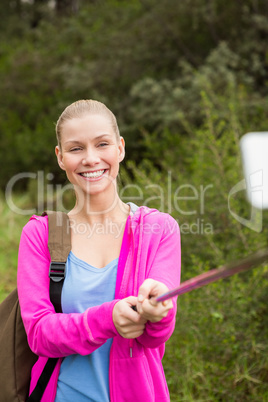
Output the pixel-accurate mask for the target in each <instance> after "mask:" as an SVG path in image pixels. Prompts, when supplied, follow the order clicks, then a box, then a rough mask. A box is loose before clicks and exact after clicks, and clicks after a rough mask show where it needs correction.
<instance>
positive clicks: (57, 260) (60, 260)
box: [27, 211, 71, 402]
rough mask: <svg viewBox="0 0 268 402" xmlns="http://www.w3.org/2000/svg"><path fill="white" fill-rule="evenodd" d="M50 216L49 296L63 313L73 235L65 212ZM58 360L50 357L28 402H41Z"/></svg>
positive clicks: (44, 214)
mask: <svg viewBox="0 0 268 402" xmlns="http://www.w3.org/2000/svg"><path fill="white" fill-rule="evenodd" d="M46 215H47V216H48V230H49V232H48V248H49V252H50V257H51V263H50V267H49V277H50V285H49V295H50V300H51V302H52V304H53V305H54V308H55V311H56V313H62V307H61V292H62V287H63V282H64V279H65V270H66V269H65V264H66V261H67V258H68V254H69V252H70V251H71V233H70V225H69V218H68V215H67V214H65V213H63V212H54V211H47V212H43V214H42V216H46ZM58 360H59V359H58V358H56V357H55V358H53V357H50V358H49V359H48V360H47V362H46V365H45V367H44V368H43V371H42V373H41V375H40V377H39V379H38V381H37V384H36V386H35V388H34V390H33V391H32V392H31V395H30V396H29V397H28V399H27V402H40V401H41V398H42V396H43V394H44V391H45V389H46V387H47V384H48V382H49V380H50V378H51V376H52V373H53V371H54V369H55V367H56V364H57V362H58Z"/></svg>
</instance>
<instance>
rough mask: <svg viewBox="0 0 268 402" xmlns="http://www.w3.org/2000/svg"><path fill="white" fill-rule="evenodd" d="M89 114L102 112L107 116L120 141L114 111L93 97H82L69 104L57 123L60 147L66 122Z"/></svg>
mask: <svg viewBox="0 0 268 402" xmlns="http://www.w3.org/2000/svg"><path fill="white" fill-rule="evenodd" d="M87 114H101V115H103V116H106V117H107V118H108V120H109V121H110V123H111V125H112V128H113V130H114V132H115V135H116V139H117V140H118V141H119V139H120V132H119V128H118V125H117V120H116V117H115V115H114V114H113V112H111V110H110V109H108V107H107V106H105V105H104V103H101V102H99V101H96V100H92V99H82V100H78V101H76V102H73V103H71V104H70V105H69V106H67V107H66V108H65V109H64V111H63V112H62V114H61V115H60V117H59V119H58V121H57V123H56V136H57V140H58V145H59V147H60V144H61V132H62V128H63V125H64V123H65V122H66V121H67V120H71V119H75V118H80V117H83V116H85V115H87Z"/></svg>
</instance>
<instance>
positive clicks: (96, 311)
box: [18, 207, 180, 402]
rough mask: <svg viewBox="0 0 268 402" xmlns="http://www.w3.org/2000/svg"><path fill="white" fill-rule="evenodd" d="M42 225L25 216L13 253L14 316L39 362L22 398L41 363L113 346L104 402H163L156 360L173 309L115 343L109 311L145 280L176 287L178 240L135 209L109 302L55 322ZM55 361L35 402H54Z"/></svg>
mask: <svg viewBox="0 0 268 402" xmlns="http://www.w3.org/2000/svg"><path fill="white" fill-rule="evenodd" d="M47 242H48V219H47V217H38V216H33V217H32V218H31V219H30V221H29V222H28V223H27V225H26V226H25V227H24V229H23V232H22V236H21V242H20V247H19V259H18V293H19V300H20V306H21V314H22V318H23V322H24V325H25V329H26V333H27V335H28V342H29V345H30V347H31V349H32V350H33V351H34V353H36V354H37V355H38V356H40V358H39V359H38V361H37V363H36V364H35V365H34V367H33V369H32V379H31V386H30V391H31V390H32V389H33V388H34V387H35V384H36V382H37V380H38V378H39V375H40V373H41V372H42V369H43V367H44V365H45V363H46V361H47V358H48V357H59V358H62V357H64V356H67V355H70V354H74V353H78V354H81V355H86V354H89V353H91V352H93V351H94V350H95V349H97V348H98V347H99V346H100V345H102V344H103V343H104V342H105V341H106V340H107V339H108V338H113V343H112V347H111V352H110V368H109V383H110V399H111V402H123V401H124V402H126V401H128V402H132V401H133V402H134V401H135V402H139V401H140V402H144V401H146V402H153V401H157V402H158V401H161V402H163V401H169V400H170V399H169V392H168V388H167V384H166V380H165V375H164V371H163V367H162V363H161V359H162V357H163V354H164V350H165V341H166V340H167V339H168V338H169V337H170V336H171V334H172V332H173V330H174V327H175V315H176V298H174V299H173V309H171V310H170V311H169V313H168V315H167V317H165V318H163V319H162V320H161V321H160V322H157V323H151V322H147V324H146V328H145V331H144V333H143V334H142V335H141V336H140V337H139V338H137V339H132V340H130V339H125V338H123V337H121V336H120V335H119V334H118V332H117V330H116V328H115V326H114V323H113V319H112V311H113V307H114V305H115V303H116V302H117V301H118V300H119V299H122V298H125V297H127V296H130V295H134V296H137V294H138V289H139V287H140V285H141V284H142V283H143V281H144V280H145V279H146V278H152V279H155V280H158V281H161V282H163V283H164V284H166V285H167V287H168V288H169V289H170V288H173V287H177V286H178V285H179V282H180V234H179V227H178V224H177V222H176V221H175V220H174V219H173V218H172V217H171V216H170V215H168V214H164V213H161V212H159V211H157V210H153V209H149V208H147V207H140V208H139V209H138V210H137V211H136V212H135V213H134V215H133V216H129V217H128V219H127V223H126V228H125V232H124V236H123V241H122V247H121V252H120V256H119V261H118V273H117V282H116V289H115V300H114V301H112V302H108V303H104V304H102V305H100V306H96V307H92V308H89V309H87V310H86V311H85V312H84V313H82V314H78V313H73V314H56V313H55V311H54V307H53V305H52V304H51V302H50V298H49V277H48V270H49V264H50V254H49V250H48V246H47ZM59 369H60V359H59V362H58V363H57V366H56V368H55V370H54V372H53V374H52V377H51V379H50V381H49V384H48V386H47V388H46V390H45V393H44V395H43V398H42V402H52V401H54V399H55V395H56V389H57V378H58V375H59Z"/></svg>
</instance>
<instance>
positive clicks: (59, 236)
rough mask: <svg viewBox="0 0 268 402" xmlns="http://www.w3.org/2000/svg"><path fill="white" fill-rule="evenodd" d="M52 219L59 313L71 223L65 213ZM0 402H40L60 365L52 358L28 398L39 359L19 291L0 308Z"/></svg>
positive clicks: (54, 296)
mask: <svg viewBox="0 0 268 402" xmlns="http://www.w3.org/2000/svg"><path fill="white" fill-rule="evenodd" d="M45 215H48V220H49V240H48V248H49V252H50V256H51V264H50V268H49V273H48V274H49V276H50V288H49V293H50V300H51V302H52V303H53V305H54V308H55V311H56V312H57V313H58V312H62V310H61V291H62V286H63V281H64V278H65V263H66V260H67V257H68V254H69V252H70V250H71V236H70V230H69V219H68V216H67V214H64V213H62V212H48V213H46V212H44V213H43V214H42V216H45ZM0 317H1V318H0V367H1V369H0V370H1V375H0V402H15V401H16V402H25V401H27V402H37V401H40V400H41V398H42V395H43V393H44V391H45V389H46V386H47V384H48V381H49V379H50V377H51V375H52V373H53V370H54V368H55V366H56V363H57V361H58V359H57V358H49V359H48V361H47V364H46V365H45V367H44V370H43V372H42V373H41V376H40V378H39V380H38V382H37V385H36V387H35V389H34V390H33V392H32V393H31V395H30V396H29V397H28V395H29V394H28V393H29V385H30V378H31V369H32V367H33V365H34V364H35V362H36V361H37V359H38V356H37V355H35V354H34V353H33V352H32V351H31V349H30V348H29V345H28V342H27V336H26V333H25V329H24V325H23V322H22V319H21V314H20V305H19V300H18V293H17V289H14V290H13V291H12V292H11V293H10V294H9V296H7V298H6V299H5V300H4V301H3V302H2V303H1V304H0Z"/></svg>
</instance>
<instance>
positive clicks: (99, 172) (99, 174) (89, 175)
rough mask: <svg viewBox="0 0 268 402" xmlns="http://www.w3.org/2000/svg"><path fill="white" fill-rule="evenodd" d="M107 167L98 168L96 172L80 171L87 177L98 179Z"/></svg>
mask: <svg viewBox="0 0 268 402" xmlns="http://www.w3.org/2000/svg"><path fill="white" fill-rule="evenodd" d="M105 171H106V169H103V170H96V171H95V172H84V173H80V175H81V176H83V177H86V178H87V179H96V178H98V177H100V176H102V175H103V173H104V172H105Z"/></svg>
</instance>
